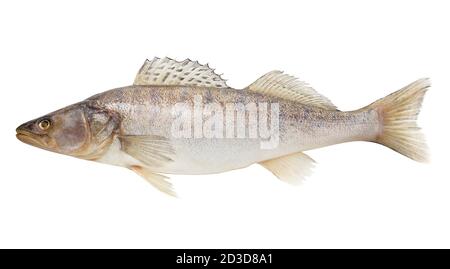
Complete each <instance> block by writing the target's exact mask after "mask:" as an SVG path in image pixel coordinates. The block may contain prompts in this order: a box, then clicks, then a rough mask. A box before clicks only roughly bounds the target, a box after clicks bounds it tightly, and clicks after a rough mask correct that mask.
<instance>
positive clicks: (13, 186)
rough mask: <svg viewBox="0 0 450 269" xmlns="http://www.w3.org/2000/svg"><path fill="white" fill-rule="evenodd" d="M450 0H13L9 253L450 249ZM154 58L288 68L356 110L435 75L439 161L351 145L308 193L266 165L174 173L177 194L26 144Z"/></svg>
mask: <svg viewBox="0 0 450 269" xmlns="http://www.w3.org/2000/svg"><path fill="white" fill-rule="evenodd" d="M445 3H446V1H420V2H418V1H395V2H394V1H372V2H369V1H364V2H363V1H329V2H325V1H310V2H308V3H304V2H300V1H280V0H277V1H270V2H269V1H222V2H214V1H167V0H164V1H153V2H151V1H123V3H121V4H119V3H117V2H115V1H105V2H94V1H74V2H72V3H67V2H66V1H44V0H42V1H20V0H18V1H2V2H1V4H0V28H1V31H0V35H1V40H0V71H1V72H0V91H1V96H2V102H1V103H2V105H1V107H0V109H1V115H2V122H1V133H0V135H1V139H0V143H1V144H0V145H1V150H2V151H1V163H2V164H1V170H0V247H3V248H5V247H9V248H11V247H13V248H29V247H32V248H35V247H36V248H47V247H52V248H62V247H65V248H67V247H70V248H80V247H89V248H100V247H102V248H117V247H125V248H135V247H137V248H192V247H195V248H311V247H312V248H329V247H333V248H334V247H336V248H348V247H351V248H362V247H370V248H380V247H393V248H399V247H402V248H403V247H406V248H416V247H426V248H428V247H450V229H449V227H450V216H449V206H450V195H449V191H450V176H449V172H448V170H449V169H448V156H449V155H448V151H449V149H450V148H449V143H448V140H449V136H448V135H449V134H448V131H449V128H448V126H449V122H448V115H449V109H450V107H449V105H448V102H449V97H450V95H449V92H450V82H449V70H450V65H449V63H450V53H449V50H450V49H449V48H450V39H449V32H450V31H449V25H450V16H449V15H448V14H449V11H450V9H449V8H448V7H447V6H446V5H445ZM154 56H160V57H163V56H170V57H173V58H175V59H178V60H183V59H185V58H187V57H189V58H191V59H194V60H199V61H200V62H201V63H206V62H209V63H210V64H211V65H212V66H213V67H216V68H217V71H218V72H219V73H222V72H223V73H224V74H225V75H224V77H225V78H226V79H229V81H228V84H229V85H231V86H233V87H236V88H242V87H245V86H247V85H248V84H250V83H251V82H253V81H254V80H255V79H256V78H258V77H259V76H260V75H262V74H264V73H265V72H267V71H270V70H273V69H281V70H284V71H286V72H287V73H289V74H292V75H296V76H298V77H300V78H301V79H303V80H305V81H308V82H309V83H310V84H311V85H313V86H314V87H315V88H316V89H317V90H318V91H319V92H320V93H322V94H324V95H325V96H327V97H329V98H330V99H331V100H332V101H333V102H334V103H335V104H336V105H337V106H338V107H339V108H340V109H342V110H351V109H356V108H359V107H361V106H364V105H367V104H368V103H370V102H372V101H374V100H375V99H377V98H380V97H383V96H385V95H386V94H388V93H390V92H392V91H394V90H397V89H399V88H401V87H403V86H405V85H406V84H408V83H410V82H412V81H413V80H415V79H418V78H421V77H430V78H431V79H432V83H433V86H432V88H431V90H430V91H429V93H428V94H427V96H426V99H425V102H424V106H423V110H422V113H421V116H420V119H419V123H420V125H421V126H422V127H423V128H424V132H425V134H426V136H427V140H428V143H429V146H430V148H431V157H432V162H431V164H428V165H424V164H420V163H416V162H414V161H411V160H409V159H407V158H405V157H403V156H401V155H399V154H397V153H396V152H394V151H391V150H389V149H387V148H384V147H382V146H380V145H377V144H372V143H364V142H353V143H347V144H341V145H336V146H331V147H328V148H322V149H318V150H314V151H310V152H308V154H309V155H310V156H311V157H313V158H314V159H315V160H316V161H317V162H318V164H317V166H316V169H315V173H314V174H313V176H312V177H310V178H309V180H308V181H307V182H306V183H305V184H304V185H303V186H301V187H291V186H289V185H286V184H284V183H282V182H280V181H278V180H277V179H276V178H275V177H274V176H272V174H270V172H268V171H266V170H264V169H263V168H262V167H260V166H258V165H253V166H251V167H249V168H246V169H242V170H237V171H232V172H227V173H223V174H219V175H205V176H172V179H173V182H174V184H175V187H176V189H177V192H178V193H179V195H180V196H181V198H179V199H174V198H171V197H169V196H166V195H164V194H161V193H160V192H158V191H157V190H155V189H154V188H153V187H151V185H149V184H148V183H147V182H145V181H144V180H143V179H141V178H140V177H139V176H137V175H136V174H134V173H132V172H131V171H129V170H127V169H123V168H119V167H113V166H108V165H102V164H98V163H94V162H88V161H84V160H78V159H75V158H71V157H67V156H62V155H58V154H54V153H51V152H46V151H43V150H41V149H38V148H33V147H30V146H28V145H25V144H23V143H21V142H19V141H18V140H17V139H16V138H15V128H16V127H17V126H18V125H19V124H20V123H22V122H25V121H28V120H30V119H32V118H35V117H38V116H41V115H43V114H45V113H47V112H50V111H53V110H56V109H58V108H60V107H63V106H66V105H69V104H71V103H75V102H77V101H80V100H82V99H84V98H87V97H89V96H91V95H93V94H96V93H98V92H101V91H104V90H108V89H110V88H114V87H119V86H125V85H129V84H131V83H132V81H133V79H134V76H135V74H136V72H137V70H138V69H139V67H140V66H141V64H142V63H143V62H144V60H145V58H153V57H154ZM217 161H220V160H217Z"/></svg>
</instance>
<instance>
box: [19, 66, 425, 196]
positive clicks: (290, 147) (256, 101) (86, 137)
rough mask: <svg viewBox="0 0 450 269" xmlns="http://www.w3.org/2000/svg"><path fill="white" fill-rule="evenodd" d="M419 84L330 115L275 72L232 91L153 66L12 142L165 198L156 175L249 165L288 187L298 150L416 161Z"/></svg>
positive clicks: (200, 76) (180, 70)
mask: <svg viewBox="0 0 450 269" xmlns="http://www.w3.org/2000/svg"><path fill="white" fill-rule="evenodd" d="M429 86H430V83H429V80H428V79H420V80H417V81H415V82H413V83H411V84H409V85H408V86H406V87H404V88H403V89H401V90H399V91H396V92H394V93H392V94H390V95H388V96H386V97H384V98H382V99H379V100H378V101H375V102H374V103H372V104H370V105H368V106H365V107H363V108H361V109H358V110H354V111H340V110H338V109H337V108H336V106H334V105H333V104H332V103H331V102H330V101H329V100H328V99H327V98H326V97H324V96H322V95H320V94H319V93H317V92H316V91H315V90H314V89H312V88H311V87H309V86H308V85H307V84H306V83H305V82H302V81H299V80H298V79H296V78H295V77H292V76H289V75H286V74H283V72H280V71H272V72H269V73H267V74H266V75H264V76H262V77H261V78H259V79H258V80H256V81H255V82H254V83H252V84H251V85H250V86H248V87H247V88H245V89H242V90H237V89H233V88H230V87H228V86H227V84H226V82H225V80H223V79H222V78H221V77H220V76H219V75H217V74H216V73H215V72H214V70H213V69H211V68H210V67H209V66H208V65H201V64H199V63H198V62H194V61H191V60H189V59H187V60H184V61H181V62H178V61H175V60H172V59H170V58H163V59H160V58H154V59H153V60H151V61H149V60H146V61H145V63H144V65H143V66H142V67H141V69H140V70H139V72H138V74H137V76H136V78H135V81H134V84H133V85H132V86H127V87H122V88H117V89H113V90H109V91H106V92H103V93H100V94H97V95H94V96H92V97H90V98H88V99H86V100H84V101H81V102H79V103H76V104H73V105H70V106H67V107H65V108H62V109H60V110H57V111H55V112H52V113H49V114H47V115H45V116H43V117H40V118H37V119H34V120H31V121H29V122H26V123H24V124H22V125H20V126H19V127H18V128H17V130H16V131H17V135H16V136H17V138H18V139H19V140H21V141H22V142H25V143H27V144H30V145H33V146H36V147H39V148H42V149H46V150H50V151H53V152H57V153H61V154H66V155H70V156H74V157H77V158H82V159H86V160H91V161H97V162H101V163H107V164H112V165H118V166H122V167H126V168H129V169H131V170H133V171H134V172H136V173H137V174H139V175H140V176H142V177H144V178H145V179H147V180H148V181H149V182H150V183H151V184H153V185H154V186H155V187H156V188H158V189H159V190H161V191H164V192H166V193H168V194H171V195H175V193H174V191H173V188H172V185H171V184H170V182H169V180H168V178H167V177H166V176H163V175H162V174H210V173H219V172H224V171H229V170H233V169H238V168H243V167H247V166H249V165H251V164H254V163H258V164H261V165H262V166H263V167H265V168H267V169H268V170H270V171H271V172H272V173H273V174H274V175H275V176H277V177H278V178H280V179H281V180H283V181H285V182H288V183H293V184H295V183H299V182H300V181H301V180H302V179H303V178H304V177H305V176H307V175H309V174H310V170H311V167H312V165H313V163H314V161H313V160H312V159H311V158H310V157H308V156H307V155H306V154H305V153H303V152H304V151H306V150H310V149H315V148H320V147H325V146H329V145H333V144H338V143H343V142H350V141H368V142H376V143H379V144H382V145H384V146H387V147H389V148H391V149H393V150H395V151H397V152H399V153H401V154H403V155H405V156H407V157H409V158H411V159H413V160H416V161H421V162H422V161H426V159H427V147H426V144H425V142H424V138H423V135H422V134H421V132H420V129H419V127H418V126H417V124H416V120H417V116H418V113H419V110H420V106H421V104H422V100H423V98H424V95H425V92H426V91H427V89H428V88H429Z"/></svg>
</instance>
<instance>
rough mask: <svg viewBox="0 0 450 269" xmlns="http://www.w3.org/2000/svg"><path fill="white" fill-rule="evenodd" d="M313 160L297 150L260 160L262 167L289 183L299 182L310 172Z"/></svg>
mask: <svg viewBox="0 0 450 269" xmlns="http://www.w3.org/2000/svg"><path fill="white" fill-rule="evenodd" d="M314 163H315V161H314V160H313V159H312V158H311V157H309V156H308V155H306V154H304V153H303V152H298V153H294V154H290V155H286V156H282V157H279V158H276V159H272V160H268V161H264V162H260V163H259V164H260V165H262V166H263V167H264V168H266V169H267V170H269V171H270V172H272V174H274V175H275V176H276V177H278V178H279V179H280V180H281V181H284V182H286V183H288V184H291V185H298V184H300V183H301V182H302V181H303V180H304V179H305V178H306V177H307V176H310V175H311V174H312V168H313V167H314Z"/></svg>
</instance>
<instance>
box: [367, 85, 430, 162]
mask: <svg viewBox="0 0 450 269" xmlns="http://www.w3.org/2000/svg"><path fill="white" fill-rule="evenodd" d="M429 87H430V81H429V80H428V79H426V78H425V79H419V80H417V81H415V82H413V83H411V84H409V85H408V86H406V87H404V88H403V89H401V90H398V91H396V92H394V93H391V94H390V95H388V96H386V97H384V98H382V99H379V100H377V101H375V102H374V103H372V104H370V105H369V106H368V108H372V109H375V110H376V111H377V112H378V115H379V118H380V121H381V122H382V124H383V126H382V129H381V133H380V135H379V136H378V137H377V139H376V140H375V141H374V142H376V143H379V144H382V145H385V146H386V147H389V148H391V149H393V150H395V151H397V152H399V153H400V154H403V155H405V156H406V157H409V158H411V159H413V160H416V161H419V162H426V161H427V160H428V153H427V151H428V150H427V145H426V143H425V138H424V136H423V134H422V132H420V128H419V127H418V126H417V123H416V121H417V116H418V115H419V111H420V107H421V105H422V101H423V98H424V96H425V93H426V91H427V89H428V88H429Z"/></svg>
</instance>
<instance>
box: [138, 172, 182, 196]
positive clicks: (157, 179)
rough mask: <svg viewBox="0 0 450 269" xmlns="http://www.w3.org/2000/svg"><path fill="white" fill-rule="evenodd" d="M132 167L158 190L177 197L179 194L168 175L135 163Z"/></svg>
mask: <svg viewBox="0 0 450 269" xmlns="http://www.w3.org/2000/svg"><path fill="white" fill-rule="evenodd" d="M130 169H131V170H133V171H134V172H136V173H137V174H138V175H140V176H141V177H143V178H145V180H147V181H148V182H149V183H150V184H152V185H153V186H154V187H155V188H157V189H158V190H160V191H162V192H164V193H166V194H168V195H170V196H173V197H177V194H176V193H175V191H174V189H173V186H172V184H171V183H170V182H169V181H168V179H169V178H168V177H166V176H163V175H160V174H156V173H153V172H152V171H150V170H149V169H147V168H145V167H142V166H137V165H133V166H131V167H130Z"/></svg>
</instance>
